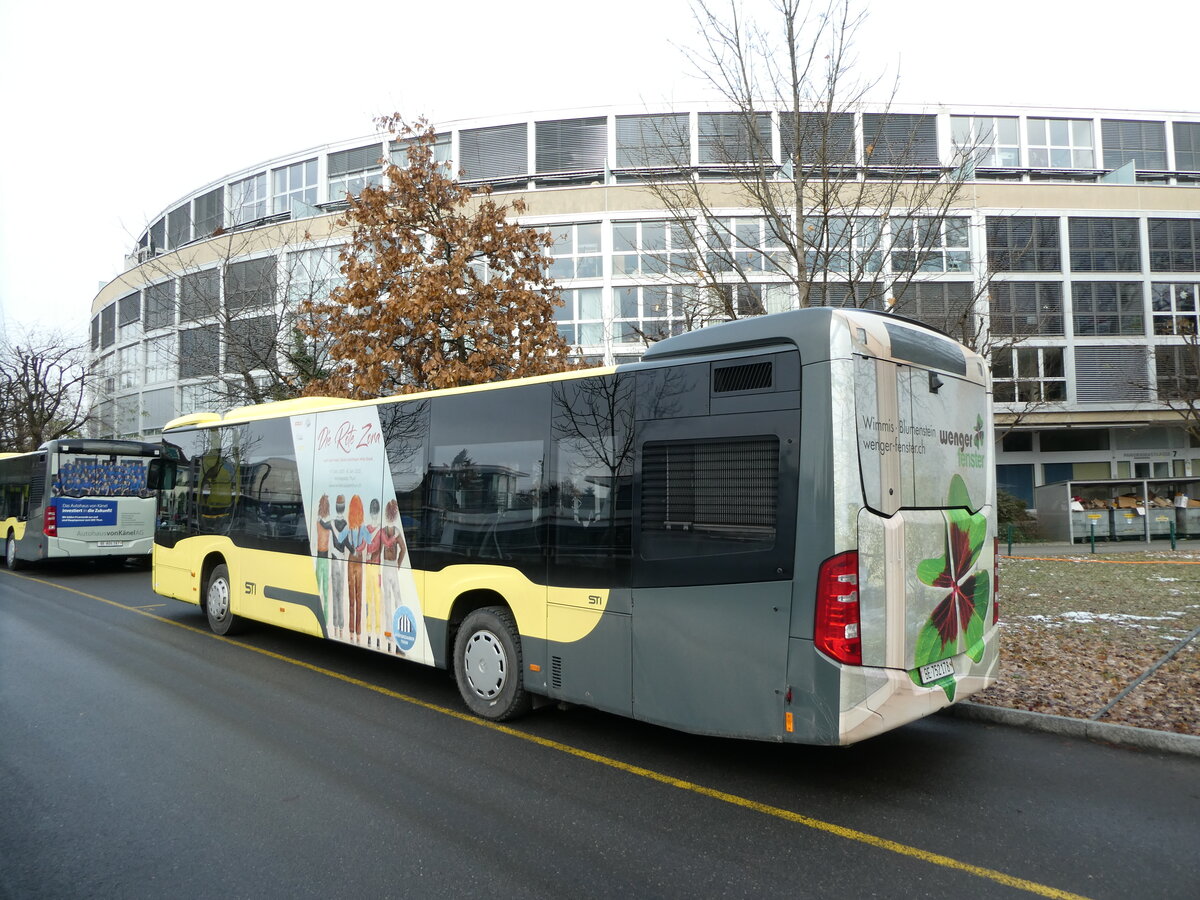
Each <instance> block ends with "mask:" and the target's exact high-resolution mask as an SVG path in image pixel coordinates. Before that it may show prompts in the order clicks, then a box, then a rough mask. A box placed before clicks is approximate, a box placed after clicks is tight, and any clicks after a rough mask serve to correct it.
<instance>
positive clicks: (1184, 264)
mask: <svg viewBox="0 0 1200 900" xmlns="http://www.w3.org/2000/svg"><path fill="white" fill-rule="evenodd" d="M1149 224H1150V269H1151V271H1154V272H1200V219H1151V220H1150V223H1149Z"/></svg>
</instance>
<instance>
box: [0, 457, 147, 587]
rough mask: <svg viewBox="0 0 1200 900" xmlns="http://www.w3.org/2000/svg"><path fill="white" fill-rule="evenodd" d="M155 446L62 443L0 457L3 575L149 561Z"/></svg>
mask: <svg viewBox="0 0 1200 900" xmlns="http://www.w3.org/2000/svg"><path fill="white" fill-rule="evenodd" d="M161 451H162V448H161V445H160V444H157V443H143V442H140V441H106V440H88V439H84V438H69V439H68V438H61V439H59V440H53V441H47V442H46V443H44V444H42V446H41V447H39V448H38V449H37V450H35V451H33V452H32V453H2V454H0V528H2V529H3V534H4V540H5V545H4V552H5V563H6V564H7V565H8V567H9V568H10V569H18V568H21V567H22V566H23V565H25V564H26V563H30V562H37V561H41V560H54V559H88V558H97V557H106V556H135V557H142V558H144V559H149V558H150V552H151V548H152V546H153V543H154V508H155V501H154V494H153V492H152V491H151V490H150V489H149V487H148V485H147V474H148V470H149V466H150V461H151V460H152V459H155V458H156V457H157V456H158V455H159V453H160V452H161Z"/></svg>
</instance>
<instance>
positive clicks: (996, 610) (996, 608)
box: [992, 538, 1000, 625]
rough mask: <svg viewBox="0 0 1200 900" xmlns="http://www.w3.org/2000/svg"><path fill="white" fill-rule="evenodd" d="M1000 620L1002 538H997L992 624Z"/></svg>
mask: <svg viewBox="0 0 1200 900" xmlns="http://www.w3.org/2000/svg"><path fill="white" fill-rule="evenodd" d="M999 621H1000V538H996V552H995V553H994V554H992V624H993V625H995V624H996V623H997V622H999Z"/></svg>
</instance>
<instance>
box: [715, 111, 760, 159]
mask: <svg viewBox="0 0 1200 900" xmlns="http://www.w3.org/2000/svg"><path fill="white" fill-rule="evenodd" d="M699 139H700V144H699V150H700V165H702V166H703V165H719V166H727V165H737V164H739V163H754V162H769V161H770V160H771V116H770V114H768V113H737V112H729V113H700V119H699Z"/></svg>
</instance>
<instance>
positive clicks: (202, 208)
mask: <svg viewBox="0 0 1200 900" xmlns="http://www.w3.org/2000/svg"><path fill="white" fill-rule="evenodd" d="M224 194H225V191H224V189H223V188H215V189H214V190H211V191H209V192H208V193H207V194H201V195H200V196H199V197H197V198H196V199H195V200H193V201H192V213H193V215H192V221H193V222H194V223H195V225H196V238H197V239H199V238H205V237H208V236H209V235H210V234H212V233H213V232H214V231H216V230H217V229H218V228H220V227H221V226H223V225H224V224H225V204H224V202H223V199H224Z"/></svg>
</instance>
